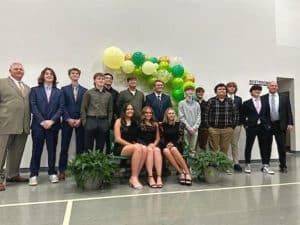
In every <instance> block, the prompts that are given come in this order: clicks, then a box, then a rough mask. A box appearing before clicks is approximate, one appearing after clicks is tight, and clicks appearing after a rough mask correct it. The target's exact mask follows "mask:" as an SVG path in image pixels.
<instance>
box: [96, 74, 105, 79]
mask: <svg viewBox="0 0 300 225" xmlns="http://www.w3.org/2000/svg"><path fill="white" fill-rule="evenodd" d="M97 77H105V75H104V74H103V73H95V74H94V77H93V79H94V80H95V79H96V78H97Z"/></svg>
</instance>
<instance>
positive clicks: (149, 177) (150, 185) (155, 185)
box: [148, 176, 157, 188]
mask: <svg viewBox="0 0 300 225" xmlns="http://www.w3.org/2000/svg"><path fill="white" fill-rule="evenodd" d="M151 178H152V179H153V180H154V178H153V176H148V186H149V187H151V188H157V184H156V183H154V184H150V181H149V180H151Z"/></svg>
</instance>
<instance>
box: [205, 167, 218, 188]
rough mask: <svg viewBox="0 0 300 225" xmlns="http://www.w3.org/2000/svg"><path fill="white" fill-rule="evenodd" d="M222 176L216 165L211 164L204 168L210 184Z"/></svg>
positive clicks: (206, 178) (206, 179)
mask: <svg viewBox="0 0 300 225" xmlns="http://www.w3.org/2000/svg"><path fill="white" fill-rule="evenodd" d="M220 178H221V173H220V171H219V170H217V169H216V168H215V167H212V166H209V167H207V168H206V169H205V170H204V179H205V181H206V182H207V183H209V184H214V183H217V182H218V181H219V180H220Z"/></svg>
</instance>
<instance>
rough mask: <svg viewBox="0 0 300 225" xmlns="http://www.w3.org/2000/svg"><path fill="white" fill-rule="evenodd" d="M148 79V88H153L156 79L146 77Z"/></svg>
mask: <svg viewBox="0 0 300 225" xmlns="http://www.w3.org/2000/svg"><path fill="white" fill-rule="evenodd" d="M148 77H149V78H147V80H146V82H147V84H148V85H149V86H150V87H153V85H154V82H155V81H156V80H157V78H156V77H153V76H148Z"/></svg>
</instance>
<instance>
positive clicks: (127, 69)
mask: <svg viewBox="0 0 300 225" xmlns="http://www.w3.org/2000/svg"><path fill="white" fill-rule="evenodd" d="M134 68H135V67H134V64H133V62H132V61H130V60H125V61H124V62H123V63H122V70H123V72H124V73H127V74H129V73H132V72H133V71H134Z"/></svg>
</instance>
